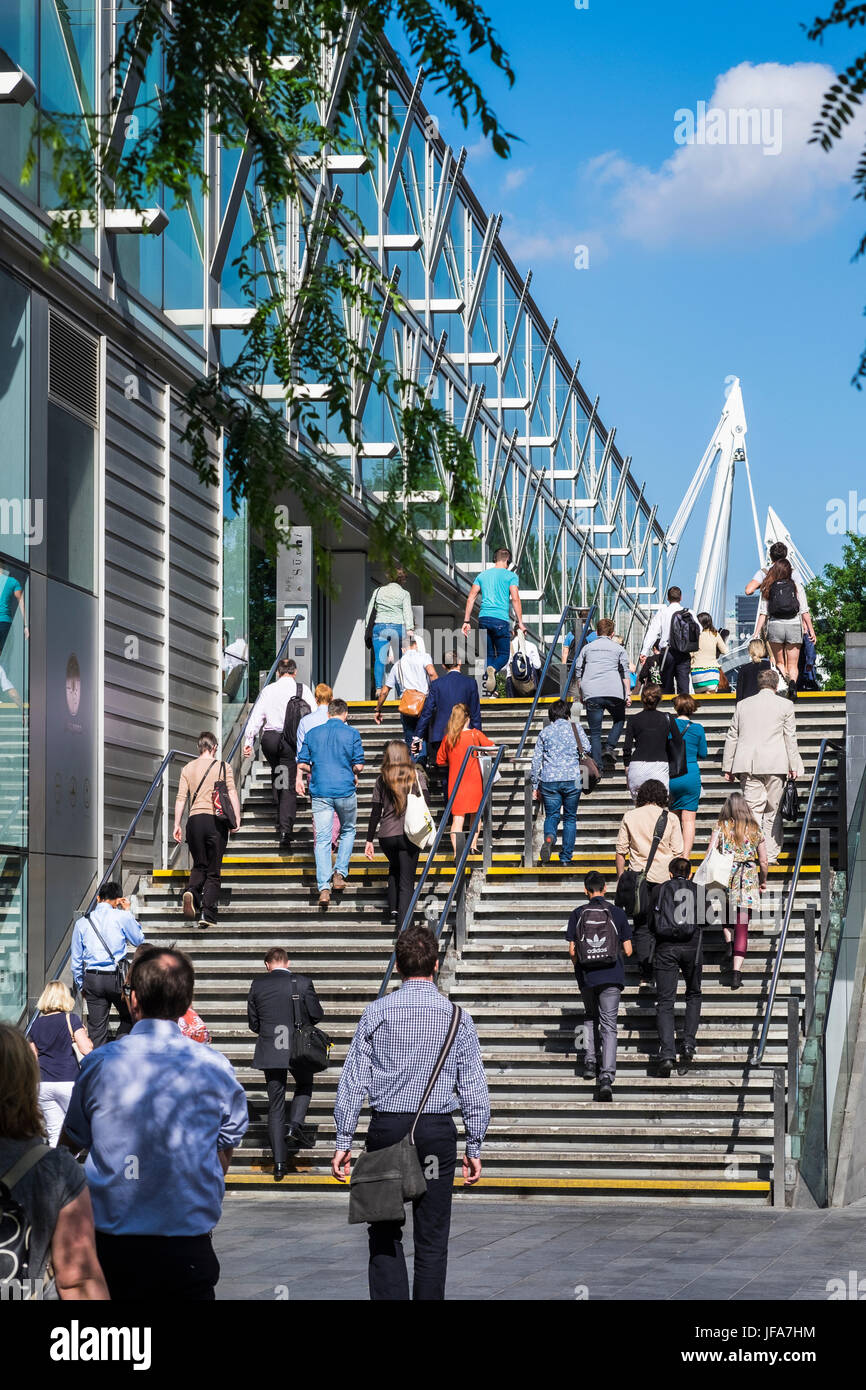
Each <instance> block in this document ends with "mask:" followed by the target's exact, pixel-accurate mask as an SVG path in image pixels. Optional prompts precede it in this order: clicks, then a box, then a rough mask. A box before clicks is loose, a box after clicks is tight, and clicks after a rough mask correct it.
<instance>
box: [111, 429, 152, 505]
mask: <svg viewBox="0 0 866 1390" xmlns="http://www.w3.org/2000/svg"><path fill="white" fill-rule="evenodd" d="M147 423H149V422H148V421H139V420H135V421H132V420H128V419H126V418H124V417H121V416H118V415H111V414H108V413H106V419H105V437H106V441H107V443H108V447H109V450H110V451H111V452H112V454H113V456H114V459H116V460H117V462H115V463H112V462H111V461H109V467H113V468H114V469H115V470H116V469H118V468H122V467H123V462H124V460H127V461H128V462H129V463H130V464H131V465H133V466H134V467H135V468H137V469H138V470H140V473H141V486H142V487H143V488H145V489H146V490H147V491H153V492H158V493H160V494H161V493H162V490H163V477H164V474H165V467H164V460H165V453H164V449H163V441H162V439H161V438H160V437H159V436H158V435H152V434H149V433H148V432H147V431H146V430H144V429H142V428H141V426H142V425H143V424H147Z"/></svg>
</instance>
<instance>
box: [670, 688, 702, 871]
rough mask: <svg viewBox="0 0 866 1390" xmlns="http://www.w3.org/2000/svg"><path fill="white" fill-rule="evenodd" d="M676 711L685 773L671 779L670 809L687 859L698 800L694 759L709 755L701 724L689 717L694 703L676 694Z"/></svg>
mask: <svg viewBox="0 0 866 1390" xmlns="http://www.w3.org/2000/svg"><path fill="white" fill-rule="evenodd" d="M674 707H675V709H676V712H677V728H678V729H679V731H680V733H681V734H682V736H683V742H684V744H685V746H686V772H685V776H683V777H672V778H671V783H670V796H671V802H670V806H671V810H672V811H676V813H677V815H678V816H679V818H680V824H681V826H682V828H683V855H684V857H685V858H686V859H688V857H689V855H690V854H691V852H692V845H693V844H694V843H695V822H696V820H697V815H698V806H699V804H700V800H701V769H700V768H699V767H698V759H699V758H706V757H708V756H709V754H708V749H707V735H706V733H705V732H704V726H703V724H696V723H695V722H694V719H693V717H692V716H693V715H694V714H695V712H696V711H697V708H698V706H697V702H696V701H695V700H693V699H692V697H691V695H678V696H677V698H676V700H675V701H674Z"/></svg>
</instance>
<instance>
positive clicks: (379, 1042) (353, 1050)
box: [331, 927, 490, 1302]
mask: <svg viewBox="0 0 866 1390" xmlns="http://www.w3.org/2000/svg"><path fill="white" fill-rule="evenodd" d="M396 954H397V969H398V970H399V972H400V974H401V975H402V977H403V983H402V985H401V987H400V989H398V990H396V991H394V992H393V993H391V994H388V995H386V996H385V997H384V998H383V999H377V1000H376V1001H375V1002H374V1003H373V1004H368V1005H367V1007H366V1009H365V1010H364V1012H363V1014H362V1015H361V1021H360V1023H359V1024H358V1027H357V1028H356V1030H355V1036H354V1038H353V1039H352V1045H351V1047H350V1048H349V1052H348V1055H347V1057H346V1060H345V1062H344V1064H343V1071H342V1074H341V1076H340V1084H339V1086H338V1088H337V1103H336V1106H335V1109H334V1118H335V1121H336V1126H337V1150H336V1153H335V1154H334V1158H333V1161H332V1164H331V1169H332V1172H333V1174H334V1177H335V1178H337V1179H338V1180H339V1181H340V1182H345V1181H346V1179H347V1178H348V1176H349V1170H350V1167H351V1158H352V1153H351V1150H352V1139H353V1137H354V1134H355V1128H356V1126H357V1123H358V1116H359V1115H360V1113H361V1107H362V1106H363V1104H364V1099H365V1097H366V1096H368V1095H369V1097H370V1107H371V1110H372V1118H371V1120H370V1126H369V1128H368V1130H367V1148H368V1149H369V1150H371V1151H373V1150H376V1149H384V1148H387V1147H388V1145H389V1144H397V1143H399V1141H400V1140H401V1139H402V1138H403V1137H404V1135H406V1134H408V1132H409V1130H410V1129H411V1128H412V1122H413V1119H414V1117H415V1112H416V1110H417V1108H418V1106H419V1104H420V1102H421V1097H422V1095H423V1093H424V1090H425V1088H426V1086H427V1082H428V1080H429V1079H430V1075H431V1073H432V1071H433V1068H434V1066H435V1064H436V1059H437V1058H438V1056H439V1051H440V1049H441V1047H442V1044H443V1042H444V1041H445V1037H446V1035H447V1033H448V1029H449V1026H450V1023H451V1017H452V1007H451V1004H450V1002H449V1000H448V999H447V998H446V997H445V995H443V994H440V993H439V990H438V989H437V987H436V985H435V983H434V976H435V973H436V970H437V968H438V954H439V948H438V945H437V942H436V938H435V937H434V935H433V933H432V932H431V931H430V929H429V927H411V928H408V929H407V930H406V931H404V932H403V933H402V934H401V935H400V936H399V937H398V939H397V950H396ZM457 1109H459V1110H461V1111H462V1114H463V1127H464V1129H465V1131H466V1154H465V1157H464V1159H463V1180H464V1182H465V1183H467V1184H468V1185H472V1184H474V1183H476V1182H477V1181H478V1179H479V1178H480V1176H481V1157H480V1154H481V1144H482V1142H483V1140H484V1136H485V1134H486V1133H487V1126H488V1124H489V1122H490V1097H489V1095H488V1092H487V1079H486V1077H485V1075H484V1066H483V1063H482V1061H481V1049H480V1047H479V1044H478V1034H477V1033H476V1031H475V1024H474V1023H473V1022H472V1019H471V1018H470V1017H469V1014H467V1013H465V1012H464V1014H463V1017H462V1019H461V1021H460V1027H459V1029H458V1032H457V1039H456V1041H455V1043H454V1046H453V1047H452V1049H451V1051H450V1053H449V1054H448V1057H447V1058H446V1059H445V1065H444V1066H443V1068H442V1071H441V1073H440V1075H439V1078H438V1080H437V1082H436V1085H435V1086H434V1088H433V1093H432V1095H431V1096H430V1099H429V1101H428V1102H427V1105H426V1106H425V1108H424V1112H423V1114H422V1115H421V1116H420V1117H419V1120H418V1124H417V1125H416V1127H415V1147H416V1149H417V1151H418V1158H419V1159H420V1162H421V1167H422V1169H423V1171H424V1176H425V1178H426V1179H427V1192H426V1194H425V1195H424V1196H423V1197H421V1198H419V1199H418V1201H416V1202H414V1203H413V1235H414V1241H415V1277H414V1285H413V1295H412V1296H413V1298H415V1299H416V1300H418V1299H424V1300H428V1301H429V1300H433V1299H444V1297H445V1274H446V1269H447V1264H448V1233H449V1230H450V1226H451V1198H452V1193H453V1182H454V1173H455V1170H456V1167H457V1142H456V1141H457V1129H456V1126H455V1124H454V1120H453V1118H452V1112H453V1111H454V1110H457ZM369 1232H370V1266H369V1275H370V1297H371V1299H373V1300H375V1301H383V1300H391V1301H401V1300H402V1301H404V1302H405V1301H407V1300H408V1298H409V1276H408V1274H407V1271H406V1261H405V1258H404V1255H403V1243H402V1241H403V1230H402V1225H400V1224H398V1223H397V1222H394V1221H381V1222H375V1223H374V1224H373V1225H371V1226H370V1227H369Z"/></svg>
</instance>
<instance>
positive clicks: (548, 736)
mask: <svg viewBox="0 0 866 1390" xmlns="http://www.w3.org/2000/svg"><path fill="white" fill-rule="evenodd" d="M547 718H548V720H549V723H547V724H546V725H545V727H544V728H543V729H542V730H541V733H540V734H539V735H538V741H537V743H536V745H535V751H534V753H533V754H532V785H533V787H534V788H535V791H534V793H533V794H534V796H535V798H536V799H538V798H539V797H540V798H541V800H542V801H543V802H544V844H543V845H542V846H541V854H540V855H539V858H540V860H541V863H542V864H549V863H550V856H551V854H552V853H553V848H554V845H555V844H556V836H557V832H558V830H559V818H560V816H562V846H561V848H560V851H559V862H560V864H563V865H567V864H570V863H571V860H572V857H573V855H574V844H575V840H576V838H577V804H578V802H579V801H580V793H581V790H582V786H583V769H582V768H581V765H580V760H581V758H582V757H583V756H584V755H585V754H586V753H588V752H589V749H590V744H589V739H588V738H587V736H586V734H585V733H584V731H583V729H582V728H581V726H580V724H578V723H576V722H574V721H573V720H572V718H571V704H570V703H569V701H568V700H554V702H553V704H552V705H551V706H550V709H549V710H548V711H547Z"/></svg>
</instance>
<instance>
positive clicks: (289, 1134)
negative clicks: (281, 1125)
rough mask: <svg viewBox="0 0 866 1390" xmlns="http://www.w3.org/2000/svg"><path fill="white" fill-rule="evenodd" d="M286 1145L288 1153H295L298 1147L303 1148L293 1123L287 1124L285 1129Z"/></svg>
mask: <svg viewBox="0 0 866 1390" xmlns="http://www.w3.org/2000/svg"><path fill="white" fill-rule="evenodd" d="M286 1145H287V1147H288V1149H289V1152H290V1153H297V1151H298V1149H301V1148H303V1144H302V1143H301V1136H300V1134H299V1133H298V1130H297V1129H296V1128H295V1126H294V1125H289V1127H288V1129H287V1130H286Z"/></svg>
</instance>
